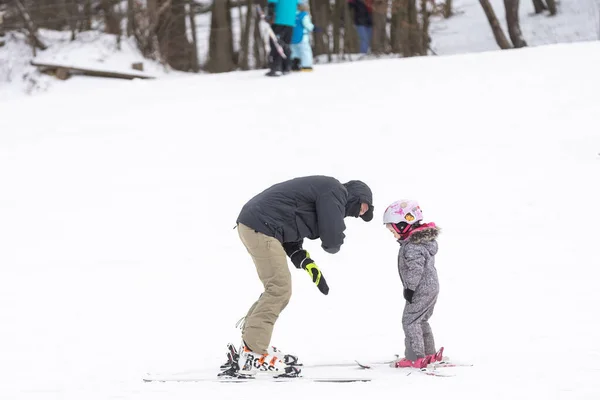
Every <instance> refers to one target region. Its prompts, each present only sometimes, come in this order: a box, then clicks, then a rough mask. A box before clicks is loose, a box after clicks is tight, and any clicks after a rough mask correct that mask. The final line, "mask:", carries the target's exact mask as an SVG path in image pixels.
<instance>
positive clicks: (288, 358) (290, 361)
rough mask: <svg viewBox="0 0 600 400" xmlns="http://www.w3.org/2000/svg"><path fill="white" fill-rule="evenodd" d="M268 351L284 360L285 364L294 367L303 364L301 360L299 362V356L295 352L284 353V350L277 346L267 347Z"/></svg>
mask: <svg viewBox="0 0 600 400" xmlns="http://www.w3.org/2000/svg"><path fill="white" fill-rule="evenodd" d="M267 352H268V353H269V355H273V356H276V357H278V358H279V359H280V360H282V361H283V363H284V364H285V365H288V366H294V367H301V366H302V364H301V363H300V362H298V356H295V355H293V354H284V353H283V352H282V351H280V350H279V349H278V348H276V347H275V346H269V348H268V349H267Z"/></svg>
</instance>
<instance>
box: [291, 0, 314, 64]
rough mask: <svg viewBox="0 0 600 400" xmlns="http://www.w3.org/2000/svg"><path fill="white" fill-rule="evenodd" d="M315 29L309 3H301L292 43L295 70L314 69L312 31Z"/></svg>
mask: <svg viewBox="0 0 600 400" xmlns="http://www.w3.org/2000/svg"><path fill="white" fill-rule="evenodd" d="M314 29H315V26H314V25H313V23H312V20H311V18H310V14H309V8H308V4H306V3H301V4H299V5H298V12H297V13H296V26H295V27H294V34H293V35H292V44H291V48H292V69H293V70H295V71H299V70H302V71H312V63H313V53H312V48H311V47H310V32H312V31H313V30H314Z"/></svg>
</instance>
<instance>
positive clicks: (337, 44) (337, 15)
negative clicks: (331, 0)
mask: <svg viewBox="0 0 600 400" xmlns="http://www.w3.org/2000/svg"><path fill="white" fill-rule="evenodd" d="M345 10H346V0H335V9H334V10H333V13H332V18H333V54H340V53H341V52H342V51H341V50H342V46H341V43H342V22H343V19H344V16H345V14H344V11H345Z"/></svg>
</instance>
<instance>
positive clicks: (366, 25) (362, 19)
mask: <svg viewBox="0 0 600 400" xmlns="http://www.w3.org/2000/svg"><path fill="white" fill-rule="evenodd" d="M348 6H349V7H350V12H351V13H352V16H353V17H354V26H355V27H356V31H357V32H358V38H359V40H360V52H361V53H362V54H367V53H368V52H369V47H370V46H371V38H372V37H373V18H372V13H373V0H348Z"/></svg>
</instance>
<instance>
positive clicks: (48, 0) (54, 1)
mask: <svg viewBox="0 0 600 400" xmlns="http://www.w3.org/2000/svg"><path fill="white" fill-rule="evenodd" d="M33 3H34V4H33V5H31V4H30V5H29V9H30V10H31V18H32V19H33V20H34V21H35V24H36V25H37V26H38V27H42V28H47V29H52V30H56V31H59V30H62V29H63V28H64V27H65V25H66V24H67V21H66V18H65V15H64V13H63V11H64V10H63V8H64V5H63V4H62V2H61V1H60V0H35V1H34V2H33Z"/></svg>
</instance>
